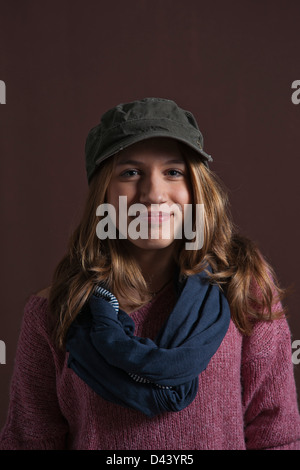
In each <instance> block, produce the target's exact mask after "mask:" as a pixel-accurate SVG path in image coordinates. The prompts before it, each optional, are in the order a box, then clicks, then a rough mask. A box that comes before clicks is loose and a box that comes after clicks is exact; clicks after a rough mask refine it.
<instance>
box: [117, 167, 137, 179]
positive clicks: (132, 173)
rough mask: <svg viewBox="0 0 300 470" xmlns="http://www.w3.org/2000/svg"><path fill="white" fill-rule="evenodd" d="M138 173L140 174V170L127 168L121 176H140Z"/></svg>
mask: <svg viewBox="0 0 300 470" xmlns="http://www.w3.org/2000/svg"><path fill="white" fill-rule="evenodd" d="M138 175H139V171H138V170H134V169H130V170H125V171H123V172H122V173H121V176H122V177H124V178H130V177H133V176H138Z"/></svg>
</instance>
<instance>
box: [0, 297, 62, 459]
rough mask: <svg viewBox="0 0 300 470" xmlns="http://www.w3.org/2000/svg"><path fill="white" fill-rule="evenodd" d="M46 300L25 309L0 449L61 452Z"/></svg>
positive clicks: (31, 301)
mask: <svg viewBox="0 0 300 470" xmlns="http://www.w3.org/2000/svg"><path fill="white" fill-rule="evenodd" d="M46 311H47V300H46V299H43V298H41V297H36V296H31V297H30V299H29V300H28V303H27V304H26V306H25V310H24V316H23V321H22V326H21V332H20V336H19V340H18V346H17V353H16V358H15V366H14V371H13V377H12V381H11V388H10V403H9V409H8V414H7V420H6V423H5V426H4V428H3V429H2V431H1V433H0V450H26V449H27V450H32V449H33V450H61V449H64V448H65V442H66V435H67V424H66V421H65V419H64V417H63V416H62V414H61V411H60V408H59V403H58V398H57V394H56V364H55V362H57V358H55V354H53V348H52V346H51V342H50V340H49V335H48V333H47V329H46V320H45V318H46Z"/></svg>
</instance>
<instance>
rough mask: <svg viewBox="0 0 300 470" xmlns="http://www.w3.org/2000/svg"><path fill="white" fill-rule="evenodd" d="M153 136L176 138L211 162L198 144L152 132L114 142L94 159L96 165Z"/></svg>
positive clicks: (167, 134)
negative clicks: (118, 142)
mask: <svg viewBox="0 0 300 470" xmlns="http://www.w3.org/2000/svg"><path fill="white" fill-rule="evenodd" d="M155 137H166V138H169V139H173V140H177V141H178V142H182V143H183V144H186V145H187V146H188V147H190V148H191V149H193V150H195V151H196V152H197V153H199V155H201V156H202V157H203V159H204V160H205V161H208V162H212V161H213V159H212V157H211V155H209V154H207V153H206V152H205V151H204V150H203V149H202V148H201V147H200V146H198V145H193V144H192V143H191V142H190V141H188V140H187V139H184V138H183V137H180V136H179V137H178V136H176V137H174V136H173V135H170V134H169V133H167V132H165V133H164V132H161V131H159V132H152V133H151V135H135V136H133V137H128V138H127V139H123V140H122V145H120V144H116V145H113V146H111V147H110V148H108V149H107V150H106V151H105V152H104V153H103V154H102V155H101V157H99V158H98V159H97V160H96V165H97V166H98V165H100V163H102V162H103V161H104V160H106V159H107V158H109V157H112V156H113V155H115V154H117V153H119V152H121V151H122V150H124V149H126V148H128V147H130V146H131V145H133V144H136V143H138V142H142V141H143V140H149V139H152V138H155Z"/></svg>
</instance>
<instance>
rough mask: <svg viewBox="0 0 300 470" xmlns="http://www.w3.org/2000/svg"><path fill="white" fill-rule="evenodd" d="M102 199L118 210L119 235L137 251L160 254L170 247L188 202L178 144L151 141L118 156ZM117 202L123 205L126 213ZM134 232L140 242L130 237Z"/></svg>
mask: <svg viewBox="0 0 300 470" xmlns="http://www.w3.org/2000/svg"><path fill="white" fill-rule="evenodd" d="M120 196H126V199H125V198H121V199H120V198H119V197H120ZM106 200H107V203H109V204H112V205H113V206H114V207H115V209H116V225H117V228H118V229H119V232H120V233H123V234H124V228H125V231H126V236H124V238H127V239H128V240H129V241H130V243H131V244H133V245H134V246H135V247H139V248H141V249H145V250H147V249H161V248H166V247H168V246H170V245H172V244H174V240H175V238H176V237H177V238H180V234H181V231H182V226H183V210H184V205H185V204H191V203H192V196H191V190H190V184H189V178H188V170H187V166H186V164H185V160H184V158H183V156H182V154H181V152H180V149H179V145H178V144H177V142H176V141H175V140H172V139H165V138H162V139H161V138H160V139H156V138H155V139H149V140H146V141H143V142H139V143H137V144H134V145H132V146H130V147H128V148H127V149H125V150H123V151H122V152H120V154H119V155H118V156H117V160H116V165H115V169H114V172H113V175H112V179H111V181H110V184H109V186H108V189H107V198H106ZM121 200H123V201H125V200H126V201H127V213H125V212H126V210H124V209H125V206H123V205H122V204H123V203H121V204H120V201H121ZM131 211H132V212H131ZM120 217H121V219H122V223H120V221H121V219H120ZM122 217H123V218H122ZM138 230H140V233H141V237H142V238H136V236H135V235H134V234H135V233H136V232H137V231H138ZM178 233H179V236H178Z"/></svg>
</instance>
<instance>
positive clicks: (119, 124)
mask: <svg viewBox="0 0 300 470" xmlns="http://www.w3.org/2000/svg"><path fill="white" fill-rule="evenodd" d="M162 120H164V121H171V122H176V124H178V125H179V126H180V127H185V128H186V129H190V128H191V126H188V125H186V124H182V123H179V122H178V121H175V120H174V119H170V118H161V117H160V118H159V117H157V118H150V119H149V118H138V119H129V120H127V121H126V122H125V123H120V122H119V123H118V124H116V125H115V126H113V127H110V128H109V129H107V130H106V131H104V132H103V134H102V135H105V134H107V133H108V132H110V131H111V130H113V129H115V128H116V127H119V126H121V125H123V126H124V124H127V123H128V122H135V121H162ZM192 129H193V130H195V131H196V132H197V133H198V134H200V135H201V132H200V130H199V129H197V128H196V127H192Z"/></svg>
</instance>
